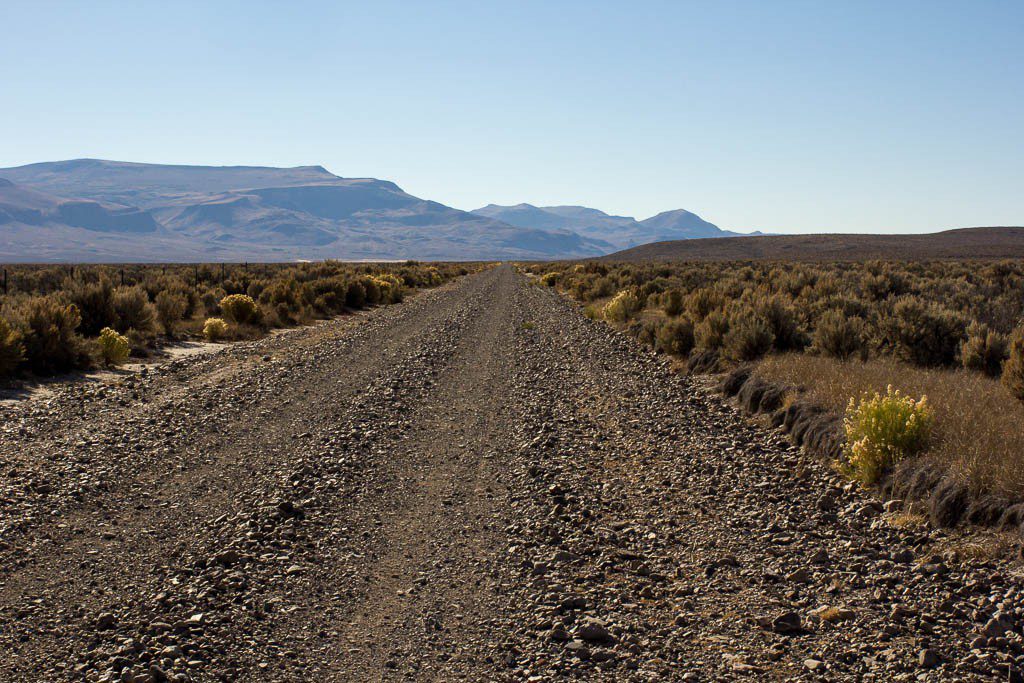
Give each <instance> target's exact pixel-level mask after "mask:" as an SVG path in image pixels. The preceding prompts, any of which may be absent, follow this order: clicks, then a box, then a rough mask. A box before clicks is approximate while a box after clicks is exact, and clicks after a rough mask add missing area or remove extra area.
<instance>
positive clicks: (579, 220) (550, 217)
mask: <svg viewBox="0 0 1024 683" xmlns="http://www.w3.org/2000/svg"><path fill="white" fill-rule="evenodd" d="M473 213H476V214H479V215H481V216H488V217H490V218H495V219H497V220H500V221H505V222H506V223H511V224H512V225H517V226H519V227H524V228H541V229H563V230H572V231H574V232H577V233H579V234H581V235H584V236H586V237H589V238H591V239H595V240H601V241H602V242H608V243H609V244H612V245H615V246H616V247H619V248H627V247H632V246H636V245H638V244H645V243H647V242H655V241H660V240H667V239H695V238H704V237H723V236H727V235H731V234H735V233H731V232H728V231H726V230H721V229H720V228H719V227H718V226H716V225H714V224H712V223H709V222H707V221H705V220H704V219H702V218H701V217H700V216H698V215H697V214H695V213H693V212H692V211H687V210H686V209H674V210H671V211H663V212H661V213H659V214H658V215H656V216H652V217H650V218H648V219H646V220H643V221H637V220H636V219H635V218H632V217H631V216H613V215H609V214H607V213H605V212H604V211H601V210H599V209H593V208H590V207H587V206H578V205H561V206H542V207H537V206H534V205H533V204H526V203H523V204H515V205H513V206H500V205H497V204H488V205H487V206H485V207H483V208H480V209H476V210H475V211H474V212H473Z"/></svg>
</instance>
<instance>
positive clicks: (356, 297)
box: [345, 282, 366, 309]
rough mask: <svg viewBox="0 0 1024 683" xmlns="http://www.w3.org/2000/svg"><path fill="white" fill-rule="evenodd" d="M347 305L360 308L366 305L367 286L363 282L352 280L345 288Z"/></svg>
mask: <svg viewBox="0 0 1024 683" xmlns="http://www.w3.org/2000/svg"><path fill="white" fill-rule="evenodd" d="M345 305H346V306H348V307H349V308H354V309H359V308H362V307H363V306H365V305H366V288H365V287H364V286H363V284H362V283H361V282H350V283H349V285H348V289H346V290H345Z"/></svg>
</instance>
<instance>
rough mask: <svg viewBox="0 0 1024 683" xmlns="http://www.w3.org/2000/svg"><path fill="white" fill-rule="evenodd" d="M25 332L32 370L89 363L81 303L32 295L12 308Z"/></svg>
mask: <svg viewBox="0 0 1024 683" xmlns="http://www.w3.org/2000/svg"><path fill="white" fill-rule="evenodd" d="M11 319H12V320H11V322H13V323H14V325H15V327H17V328H18V330H19V332H20V333H21V334H22V338H23V343H24V346H25V360H26V363H27V364H28V366H29V368H30V369H31V370H32V372H35V373H36V374H40V375H50V374H54V373H60V372H68V371H69V370H75V369H77V368H84V367H88V366H89V354H88V353H87V352H86V350H85V344H84V341H83V339H82V338H81V337H80V336H79V335H78V333H77V330H78V326H79V324H81V322H82V317H81V315H80V314H79V313H78V307H77V306H75V305H74V304H69V303H66V302H65V301H63V300H61V299H60V298H58V297H55V296H41V297H32V298H30V299H27V300H25V301H23V302H21V303H20V304H19V305H18V306H17V307H15V308H13V310H12V311H11Z"/></svg>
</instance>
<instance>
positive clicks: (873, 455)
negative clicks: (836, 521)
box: [840, 385, 933, 486]
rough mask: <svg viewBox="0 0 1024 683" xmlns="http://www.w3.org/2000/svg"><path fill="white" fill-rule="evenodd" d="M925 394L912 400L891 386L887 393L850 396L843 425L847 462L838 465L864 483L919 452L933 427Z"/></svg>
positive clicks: (851, 476) (870, 482)
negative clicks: (854, 397) (857, 399)
mask: <svg viewBox="0 0 1024 683" xmlns="http://www.w3.org/2000/svg"><path fill="white" fill-rule="evenodd" d="M932 422H933V419H932V411H931V408H930V406H929V405H928V397H927V396H922V397H921V398H920V400H915V399H913V398H911V397H910V396H904V395H902V394H900V392H899V391H896V390H894V389H893V388H892V385H889V387H887V388H886V393H885V395H884V396H883V395H882V394H879V393H875V395H874V396H868V395H866V394H865V395H864V396H862V397H861V399H860V401H859V402H858V401H855V400H854V399H852V398H851V399H850V405H849V407H847V409H846V418H845V420H844V421H843V426H844V427H845V430H846V462H844V463H841V465H840V469H841V470H842V471H843V473H844V474H846V475H847V476H849V477H850V478H852V479H856V480H857V481H859V482H861V483H862V484H864V485H865V486H867V485H870V484H874V483H876V482H877V481H878V480H879V478H880V477H881V476H882V473H883V472H884V471H885V470H887V469H889V468H891V467H892V466H893V465H895V464H896V463H897V462H899V461H900V460H902V459H904V458H909V457H913V456H915V455H918V454H920V453H921V452H922V451H923V450H924V449H925V447H926V446H927V445H928V439H929V438H930V436H931V430H932Z"/></svg>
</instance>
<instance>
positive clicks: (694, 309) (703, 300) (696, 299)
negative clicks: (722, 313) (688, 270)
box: [686, 289, 722, 322]
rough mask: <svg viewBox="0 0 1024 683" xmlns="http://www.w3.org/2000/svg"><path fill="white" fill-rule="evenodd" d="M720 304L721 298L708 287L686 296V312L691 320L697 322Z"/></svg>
mask: <svg viewBox="0 0 1024 683" xmlns="http://www.w3.org/2000/svg"><path fill="white" fill-rule="evenodd" d="M721 305H722V298H721V297H720V296H718V295H717V294H715V292H713V291H712V290H710V289H698V290H697V291H695V292H692V293H691V294H690V296H688V297H686V313H687V315H688V316H689V317H690V319H691V320H695V321H698V322H699V321H701V320H704V318H706V317H707V316H708V314H710V313H711V311H714V310H716V309H718V308H719V307H721Z"/></svg>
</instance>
